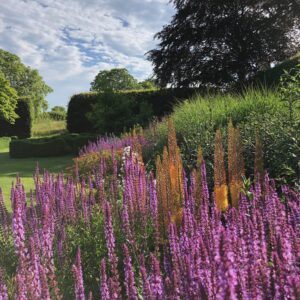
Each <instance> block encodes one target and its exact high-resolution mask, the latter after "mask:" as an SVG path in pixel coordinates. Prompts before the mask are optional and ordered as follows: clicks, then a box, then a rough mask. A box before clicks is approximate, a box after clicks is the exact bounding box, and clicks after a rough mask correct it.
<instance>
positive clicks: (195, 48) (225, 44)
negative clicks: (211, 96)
mask: <svg viewBox="0 0 300 300" xmlns="http://www.w3.org/2000/svg"><path fill="white" fill-rule="evenodd" d="M171 2H172V3H173V4H174V8H175V13H174V15H173V17H172V20H171V22H170V23H169V24H168V25H166V26H164V27H163V29H162V30H161V31H160V32H159V33H157V34H156V38H157V39H158V40H159V43H158V47H157V48H156V49H153V50H152V51H150V52H149V54H148V58H149V60H150V61H151V62H152V64H153V65H154V74H155V75H156V77H157V79H158V82H159V84H160V86H163V87H164V86H168V85H172V86H176V87H187V86H207V87H209V86H214V87H215V86H218V87H220V88H222V89H224V88H228V87H230V86H232V85H233V86H234V85H236V84H237V83H239V84H241V83H245V81H248V80H249V79H250V78H252V77H253V76H255V75H256V74H257V72H258V71H260V70H262V69H266V68H267V67H269V66H270V63H272V62H274V63H276V62H279V61H283V60H284V59H286V58H287V57H289V56H291V55H294V54H295V53H296V51H299V46H300V40H299V38H298V34H297V31H296V28H298V27H299V20H300V6H299V1H295V0H293V1H288V0H286V1H280V0H274V1H260V0H251V1H220V0H185V1H182V0H171Z"/></svg>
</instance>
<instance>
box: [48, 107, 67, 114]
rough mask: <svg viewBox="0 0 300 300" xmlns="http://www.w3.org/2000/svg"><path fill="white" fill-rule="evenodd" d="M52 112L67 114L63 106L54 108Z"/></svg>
mask: <svg viewBox="0 0 300 300" xmlns="http://www.w3.org/2000/svg"><path fill="white" fill-rule="evenodd" d="M51 112H54V113H67V112H66V109H65V107H63V106H54V107H52V109H51Z"/></svg>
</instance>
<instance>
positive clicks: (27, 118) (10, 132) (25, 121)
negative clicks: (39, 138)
mask: <svg viewBox="0 0 300 300" xmlns="http://www.w3.org/2000/svg"><path fill="white" fill-rule="evenodd" d="M16 113H17V115H18V116H19V118H17V119H16V121H15V123H14V124H10V123H9V122H7V121H5V120H3V119H1V118H0V136H18V137H19V138H28V137H31V129H32V112H31V107H30V102H29V99H28V98H22V99H19V100H18V104H17V108H16Z"/></svg>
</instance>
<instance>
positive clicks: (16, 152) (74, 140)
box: [9, 134, 97, 158]
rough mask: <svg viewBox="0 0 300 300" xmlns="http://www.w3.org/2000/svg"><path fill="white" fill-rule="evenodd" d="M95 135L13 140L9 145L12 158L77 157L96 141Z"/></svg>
mask: <svg viewBox="0 0 300 300" xmlns="http://www.w3.org/2000/svg"><path fill="white" fill-rule="evenodd" d="M96 139H97V136H96V135H94V134H81V135H79V134H65V135H60V136H55V137H48V138H40V139H12V140H11V142H10V144H9V155H10V157H11V158H27V157H48V156H62V155H67V154H74V155H77V154H78V151H79V150H80V148H82V147H83V146H85V145H86V144H87V143H88V142H90V141H95V140H96Z"/></svg>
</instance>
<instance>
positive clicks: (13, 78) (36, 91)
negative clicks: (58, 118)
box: [0, 49, 52, 117]
mask: <svg viewBox="0 0 300 300" xmlns="http://www.w3.org/2000/svg"><path fill="white" fill-rule="evenodd" d="M0 71H1V72H2V73H3V74H4V76H5V78H6V79H7V80H8V81H9V82H10V85H11V86H12V87H13V88H14V89H15V90H16V91H17V94H18V96H19V97H29V99H30V103H31V106H32V109H33V111H34V117H37V116H38V115H39V113H40V112H41V111H42V110H46V109H47V106H48V104H47V101H46V100H45V96H46V95H47V94H49V93H50V92H52V89H51V88H50V87H49V86H48V85H46V83H45V82H44V81H43V78H42V77H41V75H40V74H39V72H38V71H37V70H33V69H31V68H29V67H27V66H25V65H24V64H23V63H22V62H21V60H20V58H19V57H18V56H17V55H14V54H12V53H9V52H7V51H4V50H2V49H0Z"/></svg>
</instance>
